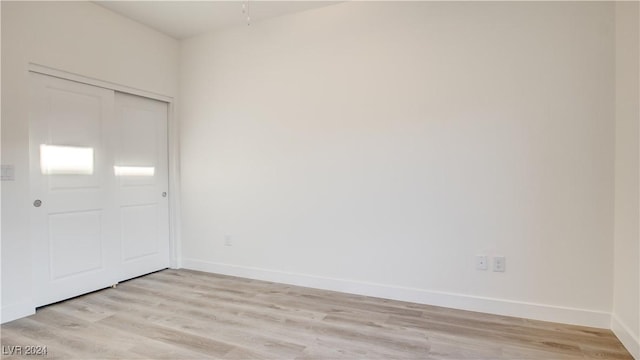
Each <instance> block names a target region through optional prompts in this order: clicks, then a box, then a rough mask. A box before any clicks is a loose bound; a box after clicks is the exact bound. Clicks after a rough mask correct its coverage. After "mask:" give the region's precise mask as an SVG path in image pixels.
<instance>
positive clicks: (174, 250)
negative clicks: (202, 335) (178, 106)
mask: <svg viewBox="0 0 640 360" xmlns="http://www.w3.org/2000/svg"><path fill="white" fill-rule="evenodd" d="M28 70H29V72H34V73H38V74H44V75H49V76H53V77H57V78H61V79H65V80H69V81H75V82H79V83H83V84H87V85H92V86H97V87H101V88H104V89H109V90H114V91H119V92H123V93H127V94H132V95H138V96H142V97H146V98H150V99H154V100H160V101H163V102H166V103H168V104H169V111H168V124H167V125H168V126H167V141H168V154H167V157H168V159H167V160H168V161H169V169H168V170H169V265H170V267H171V268H173V269H178V268H181V267H182V261H181V254H180V233H181V232H180V144H179V139H180V137H179V133H178V130H179V128H178V123H177V120H176V117H175V115H174V113H175V100H174V98H173V97H171V96H167V95H162V94H158V93H154V92H150V91H146V90H140V89H136V88H132V87H129V86H125V85H120V84H116V83H113V82H109V81H103V80H99V79H94V78H90V77H86V76H82V75H79V74H74V73H70V72H67V71H63V70H58V69H54V68H51V67H48V66H44V65H39V64H34V63H29V66H28Z"/></svg>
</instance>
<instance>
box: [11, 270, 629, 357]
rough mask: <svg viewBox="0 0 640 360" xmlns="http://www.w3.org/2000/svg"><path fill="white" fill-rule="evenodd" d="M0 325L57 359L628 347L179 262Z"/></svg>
mask: <svg viewBox="0 0 640 360" xmlns="http://www.w3.org/2000/svg"><path fill="white" fill-rule="evenodd" d="M1 330H2V333H1V339H2V345H3V351H4V352H5V353H6V352H7V351H8V350H9V349H10V346H14V345H22V346H26V345H41V346H47V351H48V356H47V358H64V359H67V358H80V359H107V358H109V359H141V358H145V359H205V358H219V359H265V358H266V359H632V358H631V355H629V353H628V352H627V351H626V350H625V349H624V347H623V346H622V345H621V344H620V342H619V341H618V340H617V339H616V338H615V337H614V335H613V334H612V333H611V331H609V330H602V329H594V328H587V327H579V326H570V325H562V324H556V323H548V322H541V321H532V320H525V319H520V318H511V317H504V316H494V315H487V314H480V313H474V312H468V311H460V310H452V309H447V308H441V307H435V306H427V305H419V304H413V303H406V302H400V301H392V300H384V299H378V298H371V297H366V296H357V295H349V294H342V293H336V292H330V291H322V290H314V289H308V288H302V287H296V286H289V285H283V284H275V283H269V282H263V281H255V280H248V279H242V278H234V277H228V276H221V275H214V274H208V273H202V272H196V271H189V270H165V271H161V272H157V273H154V274H150V275H147V276H144V277H140V278H137V279H134V280H131V281H127V282H124V283H121V284H119V285H118V287H117V288H110V289H105V290H101V291H98V292H95V293H91V294H88V295H84V296H81V297H78V298H74V299H71V300H68V301H65V302H61V303H58V304H54V305H51V306H48V307H44V308H42V309H39V310H38V311H37V313H36V314H35V315H33V316H30V317H27V318H24V319H20V320H16V321H13V322H10V323H7V324H4V325H2V327H1ZM3 358H14V357H12V356H6V355H5V356H3ZM29 358H31V359H33V358H37V357H35V356H30V357H29Z"/></svg>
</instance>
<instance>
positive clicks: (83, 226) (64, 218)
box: [49, 211, 107, 280]
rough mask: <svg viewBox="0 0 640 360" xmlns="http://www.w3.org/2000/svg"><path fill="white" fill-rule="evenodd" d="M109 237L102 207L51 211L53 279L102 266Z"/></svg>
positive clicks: (50, 250)
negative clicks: (75, 210)
mask: <svg viewBox="0 0 640 360" xmlns="http://www.w3.org/2000/svg"><path fill="white" fill-rule="evenodd" d="M105 240H107V239H105V238H104V237H103V236H102V220H101V212H100V211H80V212H68V213H62V214H51V215H49V252H50V254H51V259H50V266H51V280H59V279H62V278H65V277H69V276H74V275H80V274H83V273H86V272H91V271H96V270H100V269H102V268H103V259H102V247H103V246H104V245H105V243H104V242H105Z"/></svg>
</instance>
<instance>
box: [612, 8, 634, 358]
mask: <svg viewBox="0 0 640 360" xmlns="http://www.w3.org/2000/svg"><path fill="white" fill-rule="evenodd" d="M639 14H640V6H638V2H624V3H622V2H621V3H618V4H616V152H615V154H616V158H615V159H616V165H615V245H614V249H615V251H614V258H615V267H614V297H613V300H614V301H613V317H612V323H611V328H612V329H613V331H614V332H615V333H616V335H617V336H618V338H620V340H622V341H623V343H624V344H625V345H626V347H627V348H628V349H629V351H630V352H631V353H632V354H633V355H634V356H635V357H636V359H640V294H639V293H640V265H639V264H640V247H639V246H638V245H639V244H640V208H639V201H640V191H639V187H640V177H639V173H640V160H639V159H640V153H639V152H640V145H639V143H640V142H639V137H640V133H639V132H640V126H639V125H640V91H639V89H638V84H639V82H640V71H639V70H640V69H639V67H640V56H639V52H638V48H639V46H640V37H639V35H638V34H639V32H640V27H639V25H638V23H639V18H640V15H639Z"/></svg>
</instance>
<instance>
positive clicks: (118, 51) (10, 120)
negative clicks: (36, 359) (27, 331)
mask: <svg viewBox="0 0 640 360" xmlns="http://www.w3.org/2000/svg"><path fill="white" fill-rule="evenodd" d="M1 6H2V164H13V165H15V167H16V170H15V175H16V180H15V181H13V182H10V181H7V182H3V183H2V321H3V322H5V321H9V320H11V319H14V318H17V317H20V316H24V315H27V314H29V313H31V312H33V310H34V308H33V304H32V301H31V293H32V289H31V261H30V257H29V254H30V250H29V222H28V221H29V219H28V217H29V206H30V203H31V202H32V201H33V200H32V199H30V198H29V183H28V163H29V154H28V141H29V138H28V84H27V80H28V72H27V66H28V64H29V63H30V62H33V63H37V64H39V65H45V66H49V67H53V68H56V69H58V70H64V71H67V72H72V73H76V74H79V75H83V76H86V77H91V78H95V79H99V80H102V81H109V82H113V83H116V84H120V85H125V86H129V87H133V88H136V89H140V90H145V91H149V92H155V93H158V94H162V95H166V96H175V93H176V89H177V68H178V64H177V61H178V43H177V41H175V40H173V39H171V38H169V37H167V36H164V35H161V34H159V33H157V32H155V31H153V30H150V29H148V28H146V27H144V26H142V25H139V24H137V23H135V22H133V21H131V20H128V19H126V18H123V17H121V16H119V15H116V14H115V13H112V12H111V11H109V10H106V9H104V8H102V7H100V6H97V5H95V4H92V3H89V2H7V1H2V2H1Z"/></svg>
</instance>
